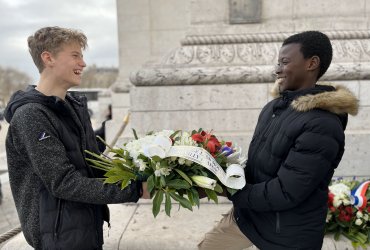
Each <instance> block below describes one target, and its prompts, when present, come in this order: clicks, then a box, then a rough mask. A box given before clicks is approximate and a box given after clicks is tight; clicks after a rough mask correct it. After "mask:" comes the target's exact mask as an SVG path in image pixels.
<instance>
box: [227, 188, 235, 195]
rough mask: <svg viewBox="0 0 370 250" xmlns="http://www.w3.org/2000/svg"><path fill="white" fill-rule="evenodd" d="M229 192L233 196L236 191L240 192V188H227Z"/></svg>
mask: <svg viewBox="0 0 370 250" xmlns="http://www.w3.org/2000/svg"><path fill="white" fill-rule="evenodd" d="M227 192H229V194H231V196H233V195H234V194H235V193H236V192H238V190H237V189H233V188H227Z"/></svg>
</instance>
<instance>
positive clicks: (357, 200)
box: [351, 180, 370, 210]
mask: <svg viewBox="0 0 370 250" xmlns="http://www.w3.org/2000/svg"><path fill="white" fill-rule="evenodd" d="M369 184H370V180H368V181H364V182H362V183H361V184H360V185H359V186H358V187H357V188H355V189H353V190H352V192H351V204H352V205H354V206H355V207H357V208H358V209H359V210H362V209H364V208H365V207H366V204H367V199H366V191H367V189H368V187H369Z"/></svg>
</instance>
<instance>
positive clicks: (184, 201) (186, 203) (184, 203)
mask: <svg viewBox="0 0 370 250" xmlns="http://www.w3.org/2000/svg"><path fill="white" fill-rule="evenodd" d="M169 194H170V195H171V197H172V198H173V199H174V200H175V201H178V202H179V203H180V205H181V206H182V207H184V208H187V209H189V210H190V211H193V207H192V205H191V203H190V201H189V200H188V199H186V198H184V197H182V196H180V195H178V194H176V193H174V192H169Z"/></svg>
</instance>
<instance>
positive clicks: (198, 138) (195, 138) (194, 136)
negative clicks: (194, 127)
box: [191, 133, 204, 143]
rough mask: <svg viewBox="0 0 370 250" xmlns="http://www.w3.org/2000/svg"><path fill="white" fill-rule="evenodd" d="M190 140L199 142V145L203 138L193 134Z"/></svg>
mask: <svg viewBox="0 0 370 250" xmlns="http://www.w3.org/2000/svg"><path fill="white" fill-rule="evenodd" d="M191 138H192V139H193V140H194V141H196V142H200V143H202V142H204V137H203V136H202V135H201V134H199V133H198V134H193V135H192V136H191Z"/></svg>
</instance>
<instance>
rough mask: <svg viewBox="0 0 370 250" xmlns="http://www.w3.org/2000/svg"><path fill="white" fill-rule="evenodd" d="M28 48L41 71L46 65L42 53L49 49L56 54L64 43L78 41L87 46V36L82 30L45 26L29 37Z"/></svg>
mask: <svg viewBox="0 0 370 250" xmlns="http://www.w3.org/2000/svg"><path fill="white" fill-rule="evenodd" d="M27 42H28V49H29V52H30V54H31V56H32V59H33V62H34V63H35V65H36V67H37V68H38V70H39V72H40V73H41V72H42V71H43V70H44V68H45V66H44V63H43V61H42V59H41V54H42V53H43V52H44V51H48V52H50V53H52V54H54V55H55V54H56V53H58V52H59V51H60V50H61V47H62V45H64V44H67V43H70V42H77V43H79V44H80V45H81V48H82V49H85V48H86V47H87V37H86V36H85V34H83V33H82V32H81V31H78V30H74V29H67V28H61V27H57V26H55V27H44V28H41V29H39V30H37V31H36V32H35V34H33V35H31V36H29V37H28V39H27Z"/></svg>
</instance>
